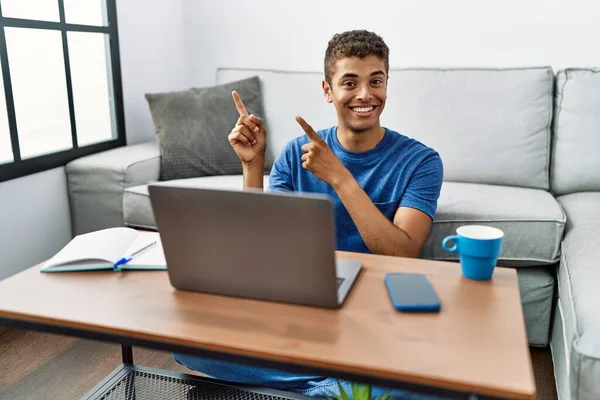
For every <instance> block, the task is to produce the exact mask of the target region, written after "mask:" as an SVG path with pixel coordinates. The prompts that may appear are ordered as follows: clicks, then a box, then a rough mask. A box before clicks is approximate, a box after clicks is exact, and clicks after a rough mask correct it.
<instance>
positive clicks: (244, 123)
mask: <svg viewBox="0 0 600 400" xmlns="http://www.w3.org/2000/svg"><path fill="white" fill-rule="evenodd" d="M232 96H233V102H234V103H235V108H236V109H237V110H238V113H239V114H240V117H239V118H238V120H237V122H236V124H235V126H234V127H233V129H232V130H231V133H230V134H229V136H228V139H229V143H230V144H231V146H232V147H233V150H234V151H235V153H236V154H237V156H238V157H239V158H240V160H241V161H242V163H244V164H250V163H252V162H253V161H255V160H263V162H264V159H265V151H266V148H267V130H266V129H265V126H264V124H263V121H262V120H261V119H260V118H258V117H257V116H256V115H248V111H246V107H245V106H244V103H243V102H242V99H241V98H240V95H239V94H238V92H236V91H235V90H234V91H233V92H232Z"/></svg>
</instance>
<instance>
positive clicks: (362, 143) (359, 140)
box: [337, 124, 385, 153]
mask: <svg viewBox="0 0 600 400" xmlns="http://www.w3.org/2000/svg"><path fill="white" fill-rule="evenodd" d="M384 135H385V129H383V128H382V127H381V126H380V125H379V124H377V125H376V126H374V127H373V128H371V129H369V130H368V131H363V132H356V131H353V130H352V129H350V128H348V127H345V126H343V125H339V126H338V129H337V138H338V141H339V142H340V144H341V145H342V147H343V148H345V149H346V150H348V151H352V152H355V153H361V152H363V151H368V150H371V149H373V148H375V146H377V145H378V144H379V142H381V140H382V139H383V136H384Z"/></svg>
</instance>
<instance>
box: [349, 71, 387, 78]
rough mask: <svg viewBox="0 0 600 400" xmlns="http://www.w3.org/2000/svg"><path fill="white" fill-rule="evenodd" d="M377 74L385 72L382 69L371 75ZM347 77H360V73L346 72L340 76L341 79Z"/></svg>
mask: <svg viewBox="0 0 600 400" xmlns="http://www.w3.org/2000/svg"><path fill="white" fill-rule="evenodd" d="M375 75H384V76H385V72H383V71H382V70H379V71H375V72H372V73H371V76H375ZM345 78H358V75H356V74H354V73H352V72H346V73H345V74H344V75H342V76H341V77H340V79H345Z"/></svg>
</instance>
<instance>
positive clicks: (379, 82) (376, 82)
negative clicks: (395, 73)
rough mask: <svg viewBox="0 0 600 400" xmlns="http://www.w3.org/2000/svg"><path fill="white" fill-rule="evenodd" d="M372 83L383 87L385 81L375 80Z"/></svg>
mask: <svg viewBox="0 0 600 400" xmlns="http://www.w3.org/2000/svg"><path fill="white" fill-rule="evenodd" d="M372 83H373V85H381V84H382V83H383V81H382V80H381V79H373V81H372Z"/></svg>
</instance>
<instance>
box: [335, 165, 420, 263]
mask: <svg viewBox="0 0 600 400" xmlns="http://www.w3.org/2000/svg"><path fill="white" fill-rule="evenodd" d="M333 188H334V190H335V191H336V193H337V194H338V196H339V198H340V200H341V201H342V203H343V204H344V207H346V210H348V213H349V214H350V217H351V218H352V220H353V221H354V224H355V225H356V227H357V228H358V232H359V233H360V236H361V237H362V238H363V240H364V241H365V244H366V245H367V247H368V248H369V250H370V251H371V252H372V253H374V254H384V255H389V256H399V257H413V258H416V257H418V256H419V255H420V254H421V250H422V248H423V244H424V243H425V240H426V239H427V236H428V235H429V230H430V229H431V218H430V217H429V215H427V214H425V213H424V212H422V211H419V210H417V209H414V208H409V207H399V208H398V210H397V211H396V214H395V215H394V221H393V223H392V222H390V221H389V220H388V219H387V218H386V217H385V215H383V214H382V213H381V211H379V209H378V208H377V207H376V206H375V204H373V202H372V201H371V199H370V198H369V196H368V195H367V194H366V193H365V191H364V190H363V189H362V188H361V187H360V185H359V184H358V182H357V181H356V180H355V179H354V177H353V176H352V175H350V176H349V177H347V178H346V179H341V180H339V181H337V184H336V185H335V186H333Z"/></svg>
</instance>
